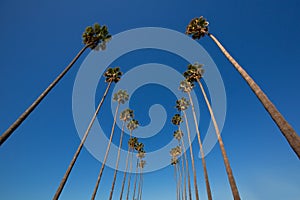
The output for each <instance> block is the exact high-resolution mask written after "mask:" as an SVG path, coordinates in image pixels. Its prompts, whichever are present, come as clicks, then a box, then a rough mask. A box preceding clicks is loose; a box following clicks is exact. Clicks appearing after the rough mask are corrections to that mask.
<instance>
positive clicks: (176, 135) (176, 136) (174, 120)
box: [172, 114, 192, 200]
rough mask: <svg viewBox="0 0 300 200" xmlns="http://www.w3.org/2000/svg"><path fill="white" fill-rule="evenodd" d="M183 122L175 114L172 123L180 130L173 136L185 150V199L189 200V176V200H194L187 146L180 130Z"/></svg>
mask: <svg viewBox="0 0 300 200" xmlns="http://www.w3.org/2000/svg"><path fill="white" fill-rule="evenodd" d="M182 122H183V120H182V117H181V116H180V115H179V114H175V115H174V116H173V118H172V123H173V124H174V125H176V126H178V130H176V131H174V133H173V136H174V138H176V139H177V140H178V142H179V145H180V146H181V148H182V149H183V156H184V160H185V166H186V173H184V163H183V159H182V168H183V174H184V193H185V194H184V196H185V199H187V195H186V175H185V174H187V176H188V189H189V199H190V200H192V190H191V180H190V172H189V164H188V159H187V155H186V152H185V144H184V140H183V132H182V131H181V129H180V124H181V123H182Z"/></svg>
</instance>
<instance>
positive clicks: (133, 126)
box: [127, 119, 139, 131]
mask: <svg viewBox="0 0 300 200" xmlns="http://www.w3.org/2000/svg"><path fill="white" fill-rule="evenodd" d="M138 126H139V122H138V121H137V120H135V119H132V120H130V121H129V122H128V124H127V128H128V130H130V131H133V130H134V129H136V128H137V127H138Z"/></svg>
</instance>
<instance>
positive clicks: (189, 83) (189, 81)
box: [170, 63, 240, 200]
mask: <svg viewBox="0 0 300 200" xmlns="http://www.w3.org/2000/svg"><path fill="white" fill-rule="evenodd" d="M203 73H204V70H203V68H202V65H200V64H198V63H195V64H189V65H188V67H187V70H186V71H185V72H184V73H183V76H184V77H185V78H186V79H185V80H183V81H181V82H180V85H179V89H180V90H181V91H182V92H184V93H187V94H188V97H189V99H188V100H187V99H186V98H184V97H182V98H181V99H178V100H177V101H176V108H177V110H178V111H180V112H182V113H183V116H181V115H180V114H175V115H174V116H173V118H172V123H173V124H174V125H177V126H178V130H176V131H175V132H174V134H173V136H174V137H175V138H176V139H177V140H178V141H179V146H177V147H175V148H173V149H172V150H171V151H170V154H171V156H172V159H171V164H172V165H174V166H177V165H180V163H179V162H178V156H180V155H181V154H182V149H183V151H184V150H185V148H184V140H183V132H182V130H181V128H180V124H181V123H182V122H183V119H184V122H185V126H186V130H187V138H188V144H189V150H190V160H191V165H192V172H193V180H194V190H195V197H196V200H199V192H198V185H197V173H196V167H195V161H194V154H193V147H192V141H191V134H190V132H191V130H190V125H189V120H188V118H187V115H186V110H187V109H188V108H189V106H191V107H192V113H193V121H194V123H195V129H196V133H197V138H198V144H199V149H200V154H201V160H202V167H203V172H204V179H205V185H206V193H207V198H208V199H209V200H212V199H213V198H212V192H211V188H210V182H209V178H208V172H207V167H206V161H205V155H204V150H203V146H202V142H201V135H200V130H199V125H198V120H197V117H196V112H195V108H194V103H193V99H192V96H191V91H192V90H193V89H194V87H195V85H194V82H197V83H198V85H199V87H200V88H201V92H202V95H203V97H204V99H205V102H206V105H207V107H208V110H209V112H210V115H211V119H212V121H213V125H214V128H215V132H216V135H217V138H218V143H219V145H220V149H221V153H222V156H223V159H224V165H225V169H226V172H227V176H228V180H229V184H230V187H231V191H232V195H233V198H234V199H235V200H239V199H240V195H239V192H238V188H237V185H236V182H235V179H234V176H233V173H232V169H231V166H230V163H229V160H228V157H227V154H226V151H225V147H224V143H223V140H222V137H221V135H220V131H219V128H218V125H217V123H216V120H215V117H214V113H213V110H212V108H211V105H210V102H209V100H208V98H207V95H206V92H205V90H204V88H203V85H202V83H201V78H202V77H203ZM183 157H184V158H183V159H184V160H186V162H185V163H186V164H185V165H184V162H182V172H181V173H180V171H179V170H178V169H179V167H177V168H176V169H177V172H178V174H179V179H178V177H177V176H176V174H175V178H176V183H177V187H176V188H177V198H178V199H187V196H186V189H185V186H186V183H185V182H184V183H183V186H184V188H181V186H182V183H181V182H182V179H181V178H180V177H181V175H182V176H186V175H187V176H188V187H189V199H190V200H191V199H192V198H191V192H190V191H191V189H190V187H191V186H190V178H189V172H188V170H189V165H188V160H187V158H186V154H185V155H184V156H183ZM184 179H185V177H184ZM180 191H183V193H184V194H185V195H182V198H180Z"/></svg>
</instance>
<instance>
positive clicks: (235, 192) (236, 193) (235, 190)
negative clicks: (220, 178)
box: [197, 80, 241, 200]
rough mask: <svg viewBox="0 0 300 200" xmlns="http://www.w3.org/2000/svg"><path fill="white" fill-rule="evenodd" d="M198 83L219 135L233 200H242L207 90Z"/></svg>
mask: <svg viewBox="0 0 300 200" xmlns="http://www.w3.org/2000/svg"><path fill="white" fill-rule="evenodd" d="M197 82H198V84H199V86H200V89H201V91H202V94H203V97H204V99H205V102H206V105H207V107H208V110H209V113H210V116H211V120H212V121H213V124H214V127H215V130H216V134H217V137H218V141H219V144H220V148H221V152H222V156H223V159H224V164H225V168H226V172H227V176H228V180H229V183H230V187H231V191H232V195H233V198H234V200H240V199H241V198H240V195H239V191H238V188H237V185H236V182H235V179H234V176H233V173H232V169H231V167H230V164H229V160H228V157H227V154H226V151H225V147H224V143H223V140H222V138H221V134H220V130H219V127H218V124H217V121H216V119H215V115H214V113H213V110H212V108H211V106H210V103H209V101H208V98H207V95H206V93H205V90H204V88H203V86H202V84H201V82H200V80H197Z"/></svg>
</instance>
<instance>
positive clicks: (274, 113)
mask: <svg viewBox="0 0 300 200" xmlns="http://www.w3.org/2000/svg"><path fill="white" fill-rule="evenodd" d="M208 36H209V37H210V38H211V39H212V40H213V41H214V42H215V43H216V44H217V46H218V47H219V48H220V50H221V51H222V53H223V54H224V55H225V56H226V58H227V59H228V60H229V61H230V62H231V64H232V65H233V66H234V67H235V69H236V70H237V71H238V72H239V73H240V75H241V76H242V77H243V78H244V80H245V81H246V82H247V84H248V85H249V87H250V88H251V90H252V91H253V92H254V93H255V95H256V96H257V98H258V99H259V100H260V102H261V103H262V105H263V106H264V108H265V109H266V110H267V112H268V113H269V115H270V116H271V118H272V119H273V121H274V122H275V123H276V125H277V126H278V128H279V129H280V131H281V133H282V134H283V136H284V137H285V139H286V140H287V141H288V143H289V145H290V147H291V148H292V149H293V150H294V152H295V153H296V155H297V156H298V159H300V137H299V135H298V134H297V133H296V131H295V130H294V129H293V127H292V126H291V125H290V124H289V123H288V122H287V121H286V119H285V118H284V117H283V116H282V114H281V113H280V112H279V111H278V110H277V108H276V107H275V105H274V104H273V103H272V102H271V101H270V100H269V98H268V97H267V95H266V94H265V93H264V92H263V91H262V90H261V89H260V87H259V86H258V85H257V84H256V83H255V82H254V80H253V79H252V78H251V77H250V76H249V75H248V73H247V72H246V71H245V70H244V69H243V68H242V67H241V66H240V65H239V64H238V63H237V61H236V60H235V59H234V58H233V57H231V55H230V54H229V53H228V52H227V51H226V49H225V48H224V47H223V46H222V44H221V43H220V42H219V41H218V40H217V38H215V36H213V35H212V34H210V33H209V34H208Z"/></svg>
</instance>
